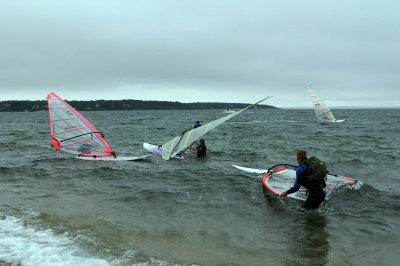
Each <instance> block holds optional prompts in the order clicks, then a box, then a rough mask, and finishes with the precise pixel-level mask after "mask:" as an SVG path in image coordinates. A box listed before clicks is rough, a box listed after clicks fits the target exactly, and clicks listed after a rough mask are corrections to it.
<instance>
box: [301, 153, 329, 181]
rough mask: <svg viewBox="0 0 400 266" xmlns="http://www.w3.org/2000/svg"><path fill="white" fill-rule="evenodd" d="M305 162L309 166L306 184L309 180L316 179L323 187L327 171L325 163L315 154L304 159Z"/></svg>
mask: <svg viewBox="0 0 400 266" xmlns="http://www.w3.org/2000/svg"><path fill="white" fill-rule="evenodd" d="M305 162H306V163H307V164H308V166H309V168H310V174H309V175H308V184H310V182H311V181H318V182H320V183H321V184H322V186H323V187H325V186H326V182H325V181H326V176H327V175H328V173H329V171H328V169H327V167H326V164H325V163H324V162H323V161H321V160H320V159H318V158H317V157H315V156H312V157H311V158H308V159H306V160H305Z"/></svg>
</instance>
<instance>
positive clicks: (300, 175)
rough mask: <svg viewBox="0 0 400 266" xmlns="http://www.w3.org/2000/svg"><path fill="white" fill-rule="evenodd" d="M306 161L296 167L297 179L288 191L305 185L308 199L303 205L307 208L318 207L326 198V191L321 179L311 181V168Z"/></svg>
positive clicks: (290, 191)
mask: <svg viewBox="0 0 400 266" xmlns="http://www.w3.org/2000/svg"><path fill="white" fill-rule="evenodd" d="M309 169H310V168H309V166H308V164H306V163H300V164H299V166H298V167H297V169H296V180H295V182H294V185H293V187H292V188H290V189H289V190H288V191H287V193H288V194H291V193H294V192H296V191H298V190H299V189H300V186H303V187H305V188H306V189H307V199H306V201H305V202H304V203H303V207H304V208H306V209H316V208H318V207H319V205H320V204H321V203H322V202H323V201H324V200H325V196H326V194H325V192H324V188H323V183H322V182H321V181H318V180H315V179H312V180H311V181H310V170H309Z"/></svg>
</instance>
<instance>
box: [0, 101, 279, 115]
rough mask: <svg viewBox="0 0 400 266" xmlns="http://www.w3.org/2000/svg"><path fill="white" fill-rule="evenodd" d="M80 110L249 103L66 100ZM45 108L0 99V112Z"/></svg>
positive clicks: (221, 106)
mask: <svg viewBox="0 0 400 266" xmlns="http://www.w3.org/2000/svg"><path fill="white" fill-rule="evenodd" d="M67 102H68V103H69V104H70V105H72V106H73V107H74V108H76V109H77V110H80V111H131V110H209V109H215V110H225V109H235V110H238V109H242V108H245V107H247V106H249V105H250V104H251V103H216V102H214V103H213V102H208V103H207V102H195V103H181V102H170V101H142V100H94V101H67ZM256 108H258V109H278V108H277V107H274V106H271V105H257V107H256ZM45 110H47V101H43V100H42V101H23V100H19V101H0V112H35V111H45Z"/></svg>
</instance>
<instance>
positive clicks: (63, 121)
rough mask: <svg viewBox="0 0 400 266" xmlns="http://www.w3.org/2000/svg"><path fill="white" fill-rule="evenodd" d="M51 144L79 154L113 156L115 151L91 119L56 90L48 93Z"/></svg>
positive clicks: (56, 147) (57, 148) (58, 148)
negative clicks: (62, 97)
mask: <svg viewBox="0 0 400 266" xmlns="http://www.w3.org/2000/svg"><path fill="white" fill-rule="evenodd" d="M47 103H48V111H49V122H50V141H51V146H53V147H54V148H55V149H56V150H61V151H64V152H68V153H71V154H75V155H79V156H92V157H106V156H113V155H114V151H113V149H112V148H111V146H110V145H109V144H108V143H107V141H106V140H105V138H104V136H103V134H102V133H100V132H99V131H98V130H97V128H96V127H95V126H93V125H92V124H91V123H90V122H89V120H87V119H86V118H85V117H84V116H83V115H82V114H81V113H79V112H78V111H77V110H75V109H74V108H73V107H72V106H71V105H69V104H68V103H67V102H66V101H64V100H63V99H61V98H60V97H59V96H58V95H57V94H55V93H54V92H52V93H50V94H49V95H47Z"/></svg>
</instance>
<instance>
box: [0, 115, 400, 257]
mask: <svg viewBox="0 0 400 266" xmlns="http://www.w3.org/2000/svg"><path fill="white" fill-rule="evenodd" d="M222 112H223V111H222V110H205V111H124V112H122V111H121V112H119V111H104V112H84V115H85V116H86V117H87V118H88V119H89V120H90V121H91V122H92V123H94V124H95V125H96V127H97V128H98V129H99V130H100V131H101V132H102V133H103V134H104V135H105V137H106V138H107V140H108V141H109V143H110V144H111V146H112V147H113V148H114V149H115V150H116V152H117V155H120V156H139V155H145V154H146V151H145V150H144V149H143V148H142V144H143V142H149V143H152V144H156V145H160V144H162V143H164V142H166V141H168V140H169V139H171V138H172V137H174V136H176V135H177V134H179V133H180V132H182V131H183V130H185V129H187V128H189V127H191V126H192V124H193V123H194V122H195V121H197V120H200V121H201V122H202V123H205V122H207V121H211V120H213V119H216V118H219V117H221V116H223V115H224V114H223V113H222ZM334 113H335V115H336V116H337V118H338V119H346V121H345V122H343V123H337V124H321V123H319V122H317V121H316V119H315V116H314V113H313V110H283V109H278V110H260V109H258V110H248V111H246V112H244V113H242V114H240V115H238V116H237V117H235V118H234V119H232V120H230V121H228V122H226V123H225V124H223V125H222V126H220V127H218V128H217V129H215V130H214V131H212V132H210V133H209V134H207V135H206V136H205V137H204V138H205V140H206V145H207V147H208V149H209V154H208V159H207V160H200V161H198V160H195V159H187V160H184V161H177V160H171V161H164V160H162V159H161V158H159V157H157V156H155V155H154V156H151V157H150V159H149V160H147V161H143V162H139V161H138V162H96V161H83V160H78V159H75V158H73V156H70V155H69V154H65V153H62V152H57V151H55V150H54V149H52V148H51V147H50V141H49V126H48V117H47V113H46V112H32V113H0V145H1V150H0V151H1V153H0V264H1V263H9V264H14V265H367V264H369V265H371V264H373V265H397V264H398V261H399V260H400V253H399V252H398V249H399V246H400V245H399V244H400V230H399V229H398V226H399V222H400V174H399V169H400V160H399V159H400V140H399V132H400V110H398V109H393V110H335V112H334ZM299 148H302V149H306V150H307V151H308V152H309V154H310V155H315V156H317V157H319V158H320V159H322V160H324V161H325V162H326V163H327V165H328V168H329V170H330V172H331V173H336V174H341V175H345V176H349V177H352V178H355V179H357V180H359V181H361V183H360V185H358V186H357V187H350V186H344V187H342V188H340V189H338V190H337V191H335V193H334V194H333V195H332V196H331V197H330V199H329V201H327V202H325V203H324V204H323V205H322V206H321V208H320V210H318V211H315V212H306V211H304V210H302V209H301V208H300V207H299V205H300V203H299V202H297V201H294V200H290V199H284V200H281V199H277V198H275V197H273V196H271V195H269V194H268V193H265V192H264V191H263V189H262V186H261V182H260V176H257V175H254V174H246V173H243V172H240V171H239V170H237V169H235V168H233V167H232V166H231V165H232V164H238V165H242V166H246V167H253V168H261V169H265V168H268V167H269V166H272V165H274V164H277V163H284V162H286V163H291V164H294V163H295V150H296V149H299Z"/></svg>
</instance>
